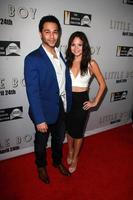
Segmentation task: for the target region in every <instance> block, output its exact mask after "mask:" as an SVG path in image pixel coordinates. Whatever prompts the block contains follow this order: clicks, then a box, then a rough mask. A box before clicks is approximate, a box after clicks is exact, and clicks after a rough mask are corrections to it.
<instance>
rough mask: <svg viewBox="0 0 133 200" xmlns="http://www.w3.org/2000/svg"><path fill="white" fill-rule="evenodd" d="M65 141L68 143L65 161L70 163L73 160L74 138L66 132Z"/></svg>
mask: <svg viewBox="0 0 133 200" xmlns="http://www.w3.org/2000/svg"><path fill="white" fill-rule="evenodd" d="M67 143H68V156H67V163H68V164H69V165H70V164H71V163H72V160H73V151H74V139H73V138H72V137H71V136H70V135H69V134H67Z"/></svg>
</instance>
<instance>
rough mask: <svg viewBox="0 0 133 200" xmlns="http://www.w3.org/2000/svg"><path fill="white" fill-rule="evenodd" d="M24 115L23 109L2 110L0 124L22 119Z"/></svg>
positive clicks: (20, 107) (0, 111)
mask: <svg viewBox="0 0 133 200" xmlns="http://www.w3.org/2000/svg"><path fill="white" fill-rule="evenodd" d="M22 114H23V107H22V106H19V107H13V108H5V109H0V122H3V121H9V120H16V119H21V118H22Z"/></svg>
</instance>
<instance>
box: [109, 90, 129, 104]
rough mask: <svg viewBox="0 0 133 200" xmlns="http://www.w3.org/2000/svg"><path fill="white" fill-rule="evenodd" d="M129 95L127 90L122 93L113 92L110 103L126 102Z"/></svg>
mask: <svg viewBox="0 0 133 200" xmlns="http://www.w3.org/2000/svg"><path fill="white" fill-rule="evenodd" d="M127 93H128V91H127V90H126V91H120V92H112V93H111V98H110V102H113V101H120V100H125V99H126V98H127Z"/></svg>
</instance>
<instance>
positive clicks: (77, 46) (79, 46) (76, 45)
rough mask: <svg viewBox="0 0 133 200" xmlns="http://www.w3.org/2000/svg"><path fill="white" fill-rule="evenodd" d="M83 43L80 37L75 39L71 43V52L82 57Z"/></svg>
mask: <svg viewBox="0 0 133 200" xmlns="http://www.w3.org/2000/svg"><path fill="white" fill-rule="evenodd" d="M82 51H83V41H82V40H81V39H80V38H79V37H75V38H74V40H73V41H72V43H71V52H72V53H73V54H74V55H75V56H76V57H78V56H82Z"/></svg>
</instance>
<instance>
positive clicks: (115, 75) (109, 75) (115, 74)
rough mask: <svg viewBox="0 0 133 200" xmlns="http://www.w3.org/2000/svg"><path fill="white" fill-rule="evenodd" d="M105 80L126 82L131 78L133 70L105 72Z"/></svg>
mask: <svg viewBox="0 0 133 200" xmlns="http://www.w3.org/2000/svg"><path fill="white" fill-rule="evenodd" d="M104 77H105V80H116V83H124V82H127V80H128V79H132V78H133V71H111V72H105V75H104Z"/></svg>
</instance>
